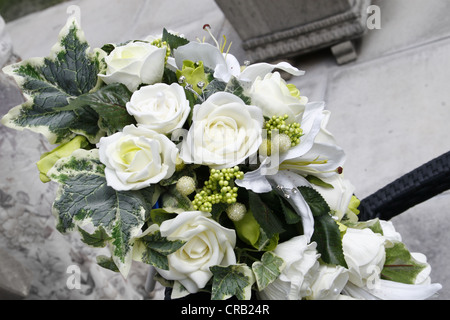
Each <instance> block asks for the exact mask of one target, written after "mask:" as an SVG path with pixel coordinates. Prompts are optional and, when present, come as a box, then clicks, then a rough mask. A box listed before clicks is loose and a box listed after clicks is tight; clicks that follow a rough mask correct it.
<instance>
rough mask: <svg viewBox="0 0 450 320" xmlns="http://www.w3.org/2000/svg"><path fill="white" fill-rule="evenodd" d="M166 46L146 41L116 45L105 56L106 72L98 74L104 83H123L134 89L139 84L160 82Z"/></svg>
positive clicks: (129, 88) (131, 89)
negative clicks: (162, 46)
mask: <svg viewBox="0 0 450 320" xmlns="http://www.w3.org/2000/svg"><path fill="white" fill-rule="evenodd" d="M165 58H166V48H158V47H156V46H153V45H151V44H149V43H146V42H140V41H137V42H129V43H128V44H126V45H124V46H118V47H116V48H115V49H114V50H113V51H111V53H110V54H109V55H108V56H107V57H106V58H105V63H106V65H107V69H106V74H99V77H101V78H102V79H103V81H104V82H105V83H106V84H111V83H115V82H119V83H123V84H124V85H125V86H127V88H128V90H130V91H135V90H136V89H137V88H138V87H139V85H140V84H142V83H144V84H154V83H156V82H160V81H161V79H162V76H163V73H164V64H165Z"/></svg>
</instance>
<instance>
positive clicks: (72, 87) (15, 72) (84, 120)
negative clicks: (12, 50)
mask: <svg viewBox="0 0 450 320" xmlns="http://www.w3.org/2000/svg"><path fill="white" fill-rule="evenodd" d="M102 68H104V65H103V62H102V57H101V52H100V51H96V52H94V53H89V45H88V44H87V42H86V40H85V38H84V34H83V32H82V31H81V30H80V28H79V26H78V24H77V23H76V21H75V20H74V19H69V20H68V22H67V24H66V26H65V27H64V28H63V29H62V31H61V32H60V34H59V39H58V43H57V44H56V45H55V46H54V47H53V49H52V52H51V54H50V56H49V57H47V58H33V59H29V60H25V61H22V62H19V63H17V64H13V65H11V66H8V67H6V68H4V72H5V73H6V74H9V75H11V76H12V77H13V78H14V79H15V81H16V82H17V83H18V85H19V86H20V87H21V89H22V91H23V93H24V94H25V97H26V99H27V101H26V102H25V103H23V104H22V105H19V106H17V107H15V108H13V109H11V110H10V111H9V113H8V114H7V115H5V116H4V118H3V119H2V123H3V124H4V125H6V126H8V127H11V128H14V129H17V130H23V129H24V128H27V129H29V130H32V131H34V132H38V133H42V134H43V135H44V136H45V137H46V138H47V139H48V140H49V142H50V143H52V144H56V143H57V144H59V143H64V142H67V141H69V140H71V139H72V138H74V137H75V136H76V135H77V134H79V135H84V136H85V137H86V138H88V139H89V141H90V142H91V143H93V144H95V143H97V142H98V140H99V139H100V137H101V136H102V135H103V134H104V132H103V131H102V130H100V128H99V127H98V125H97V122H98V117H97V116H96V114H95V112H92V110H89V109H80V110H78V111H77V112H75V111H61V110H60V108H62V107H65V106H67V105H68V103H69V100H70V99H73V98H75V97H77V96H80V95H82V94H85V93H88V92H90V91H91V90H94V89H95V88H96V87H97V86H98V84H99V83H100V82H99V81H98V77H97V74H98V73H99V72H100V70H101V69H102Z"/></svg>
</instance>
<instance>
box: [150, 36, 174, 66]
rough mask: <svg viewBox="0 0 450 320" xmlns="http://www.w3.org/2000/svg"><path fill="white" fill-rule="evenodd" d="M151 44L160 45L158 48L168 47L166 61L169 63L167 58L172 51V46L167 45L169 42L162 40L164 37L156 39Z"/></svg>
mask: <svg viewBox="0 0 450 320" xmlns="http://www.w3.org/2000/svg"><path fill="white" fill-rule="evenodd" d="M151 45H153V46H155V47H158V48H166V58H165V59H166V60H165V62H166V63H167V59H169V57H170V53H171V51H170V47H169V46H168V45H167V42H166V41H162V39H156V40H153V41H152V43H151Z"/></svg>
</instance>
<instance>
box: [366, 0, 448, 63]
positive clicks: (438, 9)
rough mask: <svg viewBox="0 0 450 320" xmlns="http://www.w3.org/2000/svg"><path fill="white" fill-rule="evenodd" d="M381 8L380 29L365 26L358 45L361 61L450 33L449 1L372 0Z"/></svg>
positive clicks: (430, 40) (405, 48)
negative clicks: (364, 33) (363, 34)
mask: <svg viewBox="0 0 450 320" xmlns="http://www.w3.org/2000/svg"><path fill="white" fill-rule="evenodd" d="M372 4H374V5H377V6H378V7H379V8H380V12H381V25H380V26H381V29H374V30H368V32H367V34H366V35H365V36H364V38H363V40H362V43H361V44H360V47H359V57H358V59H359V60H360V61H368V60H371V59H374V58H378V57H380V56H384V55H389V54H392V53H395V52H399V51H402V50H408V49H411V48H414V47H419V46H421V45H424V44H427V43H432V42H435V41H439V40H441V39H445V38H448V37H450V24H449V23H448V21H449V20H448V16H449V13H450V1H447V0H428V1H422V0H395V1H392V0H372Z"/></svg>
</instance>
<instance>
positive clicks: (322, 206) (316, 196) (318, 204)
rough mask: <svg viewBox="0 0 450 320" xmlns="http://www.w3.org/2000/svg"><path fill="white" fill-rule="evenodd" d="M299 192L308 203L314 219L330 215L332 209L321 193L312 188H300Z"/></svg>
mask: <svg viewBox="0 0 450 320" xmlns="http://www.w3.org/2000/svg"><path fill="white" fill-rule="evenodd" d="M298 190H299V191H300V193H301V194H302V196H303V198H304V199H305V201H306V202H307V203H308V205H309V207H310V209H311V212H312V214H313V216H314V217H320V216H322V215H326V214H328V213H329V212H330V211H331V209H330V207H329V205H328V204H327V202H326V201H325V200H324V199H323V197H322V196H321V195H320V193H319V192H317V191H316V190H314V189H313V188H310V187H299V188H298Z"/></svg>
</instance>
